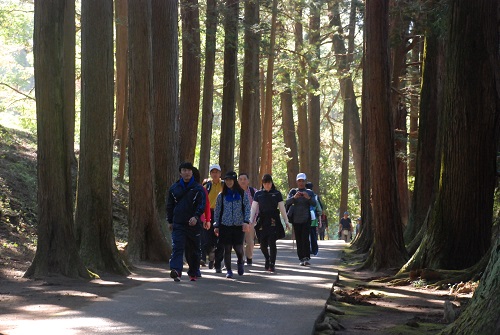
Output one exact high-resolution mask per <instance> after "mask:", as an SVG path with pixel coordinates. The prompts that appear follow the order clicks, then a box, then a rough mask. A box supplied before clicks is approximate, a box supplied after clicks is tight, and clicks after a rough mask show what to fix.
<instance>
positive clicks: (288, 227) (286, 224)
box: [285, 222, 290, 230]
mask: <svg viewBox="0 0 500 335" xmlns="http://www.w3.org/2000/svg"><path fill="white" fill-rule="evenodd" d="M285 226H286V230H289V229H290V224H289V223H288V222H286V223H285Z"/></svg>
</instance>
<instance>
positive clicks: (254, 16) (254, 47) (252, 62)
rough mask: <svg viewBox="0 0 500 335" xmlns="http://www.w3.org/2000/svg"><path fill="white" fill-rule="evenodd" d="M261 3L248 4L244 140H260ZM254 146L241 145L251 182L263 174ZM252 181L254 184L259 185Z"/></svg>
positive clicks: (244, 169)
mask: <svg viewBox="0 0 500 335" xmlns="http://www.w3.org/2000/svg"><path fill="white" fill-rule="evenodd" d="M259 6H260V4H259V1H245V22H244V26H245V46H244V52H245V58H244V64H243V107H242V113H241V114H242V119H241V135H240V138H242V139H251V138H253V137H254V136H256V133H257V129H255V125H256V123H255V121H254V119H255V118H256V117H257V116H258V113H259V112H260V109H259V50H260V34H259V32H258V30H257V29H255V27H256V26H257V25H258V24H259V22H260V20H259ZM253 152H254V150H253V147H252V145H251V143H247V142H244V143H243V142H242V143H241V144H240V164H239V170H240V172H247V173H248V175H249V176H250V178H252V177H255V176H256V175H257V173H258V170H259V168H258V167H259V165H258V160H257V159H255V157H254V154H253ZM255 178H256V179H251V180H252V181H254V182H255V181H258V179H257V177H255Z"/></svg>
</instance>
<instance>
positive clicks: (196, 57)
mask: <svg viewBox="0 0 500 335" xmlns="http://www.w3.org/2000/svg"><path fill="white" fill-rule="evenodd" d="M180 4H181V5H180V6H181V20H182V79H181V98H180V123H179V126H180V129H182V131H180V132H179V136H180V140H179V155H180V161H181V162H184V161H185V162H193V161H194V152H195V149H196V138H197V133H198V117H199V115H200V74H201V63H200V11H199V6H198V0H181V1H180Z"/></svg>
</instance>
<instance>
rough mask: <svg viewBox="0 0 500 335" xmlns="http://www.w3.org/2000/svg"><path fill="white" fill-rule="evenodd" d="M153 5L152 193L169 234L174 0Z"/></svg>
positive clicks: (174, 161) (174, 163)
mask: <svg viewBox="0 0 500 335" xmlns="http://www.w3.org/2000/svg"><path fill="white" fill-rule="evenodd" d="M152 8H153V10H152V24H151V33H152V43H153V47H152V50H153V56H152V58H153V104H154V105H153V120H154V122H153V127H154V130H153V131H154V162H155V194H156V206H157V208H158V215H159V218H160V225H161V228H162V231H163V234H164V235H165V236H170V232H169V230H168V229H167V223H166V218H167V214H166V201H165V199H166V193H167V189H168V187H169V186H170V184H171V182H172V181H173V180H175V178H176V177H177V175H178V169H177V167H178V162H179V153H178V148H179V146H178V142H177V141H178V138H179V137H178V136H177V134H178V132H177V122H178V121H177V120H178V115H179V108H178V98H177V95H178V92H179V63H178V62H179V61H178V57H179V53H178V50H179V45H178V39H177V2H175V1H171V2H169V1H163V0H152ZM168 241H170V239H168ZM170 247H171V246H170V245H169V253H170V252H171V249H170Z"/></svg>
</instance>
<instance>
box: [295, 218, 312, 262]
mask: <svg viewBox="0 0 500 335" xmlns="http://www.w3.org/2000/svg"><path fill="white" fill-rule="evenodd" d="M293 230H294V232H295V240H296V241H297V256H298V257H299V260H303V259H304V258H309V256H310V255H311V251H310V250H309V246H310V244H309V233H310V232H311V221H309V222H306V223H293Z"/></svg>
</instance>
